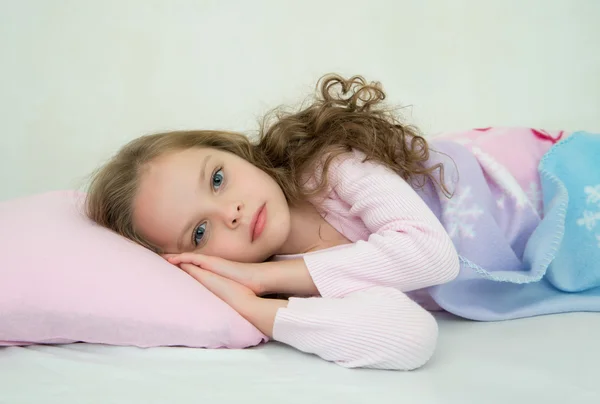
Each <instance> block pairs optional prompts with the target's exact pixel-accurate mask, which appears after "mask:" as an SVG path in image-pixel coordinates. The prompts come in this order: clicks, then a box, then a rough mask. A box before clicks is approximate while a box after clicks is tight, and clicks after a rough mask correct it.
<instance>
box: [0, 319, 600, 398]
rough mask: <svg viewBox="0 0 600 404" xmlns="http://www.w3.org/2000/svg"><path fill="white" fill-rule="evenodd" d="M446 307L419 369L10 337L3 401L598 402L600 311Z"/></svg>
mask: <svg viewBox="0 0 600 404" xmlns="http://www.w3.org/2000/svg"><path fill="white" fill-rule="evenodd" d="M437 317H438V319H439V323H440V338H439V344H438V349H437V352H436V354H435V356H434V357H433V358H432V360H431V361H430V362H429V363H428V364H427V365H426V366H425V367H423V368H421V369H419V370H416V371H412V372H395V371H380V370H366V369H345V368H342V367H340V366H338V365H335V364H332V363H328V362H325V361H323V360H321V359H319V358H317V357H315V356H313V355H308V354H304V353H301V352H298V351H296V350H294V349H291V348H289V347H287V346H284V345H282V344H279V343H273V342H271V343H268V344H266V345H262V346H259V347H256V348H251V349H245V350H203V349H189V348H152V349H139V348H132V347H113V346H103V345H93V344H70V345H61V346H31V347H10V348H1V349H0V403H3V404H4V403H6V404H17V403H47V404H50V403H61V404H69V403H78V404H79V403H128V404H135V403H211V404H212V403H285V404H289V403H331V402H334V403H424V404H433V403H486V404H489V403H503V404H505V403H509V404H519V403H528V404H534V403H544V404H549V403H600V371H598V366H599V364H600V314H598V313H572V314H561V315H552V316H542V317H535V318H528V319H521V320H514V321H508V322H499V323H477V322H470V321H464V320H460V319H456V318H454V317H452V316H449V315H447V314H440V315H438V316H437Z"/></svg>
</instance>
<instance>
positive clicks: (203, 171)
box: [200, 154, 212, 182]
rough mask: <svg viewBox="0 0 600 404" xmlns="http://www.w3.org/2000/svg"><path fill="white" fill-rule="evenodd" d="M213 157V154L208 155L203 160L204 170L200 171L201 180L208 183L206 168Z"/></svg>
mask: <svg viewBox="0 0 600 404" xmlns="http://www.w3.org/2000/svg"><path fill="white" fill-rule="evenodd" d="M211 157H212V154H208V155H206V157H204V160H202V170H200V180H201V181H203V182H206V166H207V165H208V160H210V158H211Z"/></svg>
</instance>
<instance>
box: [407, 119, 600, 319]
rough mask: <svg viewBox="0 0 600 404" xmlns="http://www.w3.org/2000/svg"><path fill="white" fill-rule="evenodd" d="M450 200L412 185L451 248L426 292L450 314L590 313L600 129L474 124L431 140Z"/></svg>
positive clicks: (596, 296)
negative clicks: (454, 255)
mask: <svg viewBox="0 0 600 404" xmlns="http://www.w3.org/2000/svg"><path fill="white" fill-rule="evenodd" d="M431 147H432V149H433V150H432V157H431V159H430V163H429V164H431V165H432V166H433V165H434V164H437V163H442V164H444V182H445V184H446V186H447V187H448V188H450V189H451V191H452V195H451V197H447V196H446V195H444V193H443V192H441V188H440V187H439V186H436V185H435V184H433V183H431V182H430V183H428V184H427V185H426V186H425V187H423V188H422V189H420V190H418V192H419V193H420V195H421V197H422V198H423V199H424V200H425V201H426V202H427V203H428V205H429V206H430V208H431V209H432V210H433V211H434V212H435V213H436V215H437V216H438V218H439V219H440V221H441V222H442V224H443V225H444V227H445V228H446V230H447V232H448V234H449V235H450V237H451V238H452V240H453V242H454V245H455V247H456V249H457V251H458V253H459V256H460V262H461V270H460V274H459V276H458V277H457V278H456V279H455V280H453V281H452V282H449V283H446V284H443V285H438V286H435V287H432V288H430V289H429V293H430V294H431V296H432V298H433V299H434V300H435V302H436V303H437V304H438V305H439V306H440V307H442V308H443V309H445V310H447V311H449V312H451V313H454V314H456V315H458V316H461V317H464V318H469V319H473V320H480V321H495V320H508V319H515V318H521V317H530V316H536V315H542V314H552V313H562V312H569V311H600V158H599V157H598V156H600V135H599V134H593V133H587V132H576V133H573V134H571V135H570V136H568V134H566V133H564V132H562V131H560V132H549V131H541V130H536V129H528V128H484V129H476V130H473V131H469V132H464V133H452V134H444V135H442V136H440V137H438V138H435V139H434V140H433V141H432V142H431Z"/></svg>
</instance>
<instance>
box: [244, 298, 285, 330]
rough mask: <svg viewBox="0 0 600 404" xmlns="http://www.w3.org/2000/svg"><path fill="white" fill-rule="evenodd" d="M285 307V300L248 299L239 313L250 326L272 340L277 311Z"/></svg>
mask: <svg viewBox="0 0 600 404" xmlns="http://www.w3.org/2000/svg"><path fill="white" fill-rule="evenodd" d="M287 305H288V302H287V300H281V299H264V298H261V297H256V298H253V299H250V300H249V301H248V303H247V304H246V305H244V306H243V308H242V309H241V310H240V311H239V313H240V314H241V315H242V317H244V318H245V319H246V320H248V321H249V322H250V323H251V324H252V325H254V326H255V327H256V328H258V330H259V331H260V332H262V333H263V334H265V335H266V336H267V337H269V338H272V337H273V326H274V325H275V317H276V316H277V311H278V310H279V309H281V308H285V307H287Z"/></svg>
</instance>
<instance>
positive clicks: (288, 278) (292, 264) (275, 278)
mask: <svg viewBox="0 0 600 404" xmlns="http://www.w3.org/2000/svg"><path fill="white" fill-rule="evenodd" d="M259 265H261V270H260V271H259V273H260V281H259V282H260V283H261V285H262V294H275V293H281V294H285V295H291V296H299V295H300V296H314V295H318V294H319V291H318V289H317V287H316V286H315V284H314V282H313V280H312V277H311V276H310V273H309V272H308V268H307V267H306V264H305V263H304V260H303V259H302V258H298V259H293V260H285V261H269V262H264V263H262V264H259Z"/></svg>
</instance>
